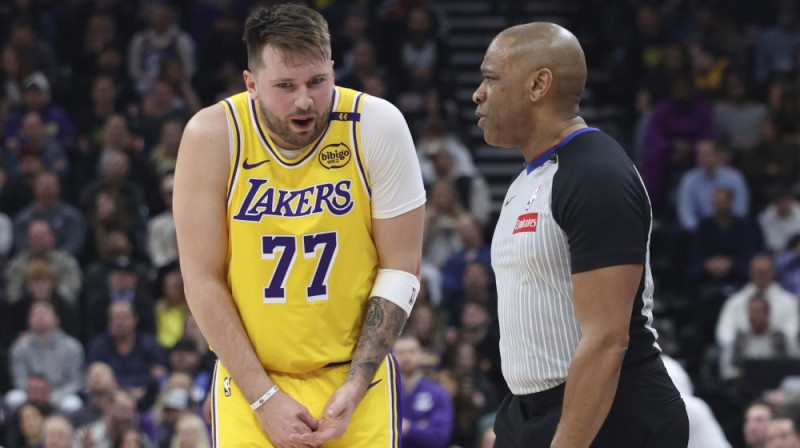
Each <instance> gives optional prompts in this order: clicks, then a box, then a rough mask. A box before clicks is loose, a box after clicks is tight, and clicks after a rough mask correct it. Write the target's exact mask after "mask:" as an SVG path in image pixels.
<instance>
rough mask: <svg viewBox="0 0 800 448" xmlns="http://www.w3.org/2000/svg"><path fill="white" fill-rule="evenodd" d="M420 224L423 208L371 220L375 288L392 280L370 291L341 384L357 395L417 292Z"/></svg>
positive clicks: (389, 345)
mask: <svg viewBox="0 0 800 448" xmlns="http://www.w3.org/2000/svg"><path fill="white" fill-rule="evenodd" d="M424 221H425V207H424V206H420V207H417V208H416V209H414V210H411V211H410V212H406V213H404V214H402V215H400V216H397V217H395V218H390V219H373V220H372V231H373V238H374V240H375V245H376V247H377V249H378V258H379V259H380V267H381V271H380V272H379V274H378V280H377V281H376V284H378V283H379V282H382V281H384V279H386V278H387V277H386V275H387V272H388V273H390V274H389V275H392V276H393V278H392V277H390V278H389V279H390V281H391V282H392V283H391V284H385V285H384V288H385V289H379V287H380V286H381V285H378V287H376V288H375V289H373V296H372V297H371V298H370V299H369V303H368V304H367V314H366V318H365V320H364V326H363V328H362V329H361V337H360V339H359V341H358V345H357V346H356V350H355V353H354V354H353V361H352V363H351V364H350V372H349V373H348V375H347V380H346V381H345V382H346V383H351V384H353V385H355V387H356V388H357V390H359V391H362V390H363V391H366V390H367V386H369V384H370V383H371V382H372V378H374V377H375V372H376V371H377V370H378V367H379V366H380V364H381V363H382V362H383V361H384V359H385V358H386V355H387V354H388V353H389V349H391V348H392V347H393V346H394V341H395V339H396V338H397V336H398V335H399V334H400V331H401V330H402V329H403V325H405V323H406V319H407V318H408V313H409V312H410V311H411V305H413V300H414V298H415V297H416V293H417V292H419V280H418V277H419V269H420V263H421V258H422V227H423V223H424ZM411 276H413V277H414V278H413V279H412V278H411ZM403 277H406V278H403ZM414 282H416V284H413V283H414ZM395 288H396V289H395ZM382 291H385V294H382V293H381V292H382ZM384 296H391V297H384ZM398 302H401V303H398ZM362 395H363V392H362Z"/></svg>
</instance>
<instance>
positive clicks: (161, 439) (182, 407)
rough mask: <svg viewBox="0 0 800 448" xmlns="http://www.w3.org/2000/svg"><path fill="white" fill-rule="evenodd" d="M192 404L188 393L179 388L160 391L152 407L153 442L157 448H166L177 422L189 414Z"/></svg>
mask: <svg viewBox="0 0 800 448" xmlns="http://www.w3.org/2000/svg"><path fill="white" fill-rule="evenodd" d="M191 412H192V402H191V397H190V396H189V392H187V391H186V389H184V388H181V387H167V388H165V389H164V390H162V392H161V394H160V395H159V398H158V399H157V400H156V404H155V406H154V407H153V411H152V414H153V416H154V423H155V430H154V431H155V434H154V435H153V437H152V438H153V441H154V442H155V443H156V445H157V446H159V447H167V446H169V444H170V442H171V441H172V438H173V436H174V435H175V432H176V426H177V423H178V421H179V420H180V419H181V417H183V416H184V415H187V414H191Z"/></svg>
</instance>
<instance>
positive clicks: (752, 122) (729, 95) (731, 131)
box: [714, 72, 767, 155]
mask: <svg viewBox="0 0 800 448" xmlns="http://www.w3.org/2000/svg"><path fill="white" fill-rule="evenodd" d="M766 115H767V107H766V105H765V104H764V103H763V102H757V101H752V100H751V99H750V96H749V92H748V91H747V84H746V81H745V78H744V77H743V76H742V75H741V74H739V73H737V72H729V73H728V74H727V75H725V98H724V99H723V100H722V101H719V102H717V103H716V104H715V105H714V132H715V134H716V138H717V140H720V141H722V142H723V144H724V145H725V146H727V147H729V148H731V150H732V151H733V153H734V154H737V155H738V154H741V153H743V152H751V151H753V150H755V149H756V147H757V146H758V144H759V143H760V135H761V123H762V120H763V119H764V118H765V117H766Z"/></svg>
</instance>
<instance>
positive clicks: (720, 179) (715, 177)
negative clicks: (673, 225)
mask: <svg viewBox="0 0 800 448" xmlns="http://www.w3.org/2000/svg"><path fill="white" fill-rule="evenodd" d="M724 156H725V155H724V154H723V153H722V149H721V148H719V147H718V146H716V145H715V144H714V142H713V141H712V140H702V141H700V142H698V144H697V166H696V167H695V168H693V169H691V170H689V171H687V172H686V173H685V174H684V175H683V177H682V178H681V181H680V185H679V187H678V196H677V199H676V204H675V205H676V207H677V211H678V218H679V219H680V223H681V227H682V228H683V229H684V230H686V231H689V232H691V231H694V230H696V229H697V227H698V225H699V224H700V221H702V220H703V219H705V218H709V217H711V216H712V215H713V214H714V200H713V199H714V192H715V190H717V189H719V188H724V189H726V190H728V191H729V192H730V194H731V195H732V198H731V199H732V200H733V208H732V210H731V211H732V213H733V215H734V216H737V217H745V216H747V214H748V212H749V211H750V190H749V188H748V186H747V182H746V181H745V179H744V176H742V173H741V172H739V170H737V169H735V168H732V167H730V166H727V165H725V163H724V162H723V160H724Z"/></svg>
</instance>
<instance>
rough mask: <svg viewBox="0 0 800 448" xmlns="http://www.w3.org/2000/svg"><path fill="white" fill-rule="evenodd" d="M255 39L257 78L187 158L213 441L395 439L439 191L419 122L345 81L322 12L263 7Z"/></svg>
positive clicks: (195, 124) (186, 213)
mask: <svg viewBox="0 0 800 448" xmlns="http://www.w3.org/2000/svg"><path fill="white" fill-rule="evenodd" d="M245 41H246V44H247V50H248V59H249V62H248V65H249V70H246V71H244V80H245V83H246V85H247V91H246V92H242V93H240V94H237V95H234V96H232V97H230V98H227V99H225V100H224V101H221V102H220V103H219V104H216V105H213V106H211V107H208V108H206V109H203V110H201V111H200V112H198V113H197V115H195V116H194V117H193V118H192V119H191V121H190V122H189V123H188V124H187V127H186V130H185V133H184V136H183V140H182V142H181V146H180V152H179V156H178V162H177V167H176V174H175V192H174V199H175V202H174V203H175V224H176V228H177V234H178V248H179V251H180V262H181V268H182V270H183V274H184V279H185V284H186V285H185V288H186V296H187V300H188V302H189V306H190V308H191V310H192V314H193V315H194V317H195V318H196V320H197V322H198V324H199V326H200V328H201V330H202V331H203V333H204V334H205V336H206V337H207V339H208V341H209V344H210V346H211V347H212V349H213V350H214V351H215V352H216V353H217V355H218V356H219V359H220V362H219V363H218V364H217V367H216V370H215V379H214V386H213V390H212V415H213V422H212V423H213V434H212V435H213V439H214V445H215V446H222V447H225V448H229V447H244V446H247V447H252V446H258V447H277V448H286V447H292V448H297V447H310V446H313V447H315V446H320V445H323V444H324V445H323V446H325V447H396V446H397V444H398V438H399V436H400V434H399V415H398V408H397V390H398V373H397V369H396V366H395V362H394V360H393V358H392V357H391V356H390V355H388V354H387V353H388V351H389V348H390V347H392V345H393V344H394V340H395V338H396V336H397V335H398V334H399V332H400V330H401V329H402V327H403V324H404V323H405V320H406V317H407V316H408V313H409V312H410V310H411V307H412V305H413V303H414V300H415V297H416V294H417V291H418V290H419V281H418V279H417V274H418V272H419V264H420V257H421V248H422V227H423V215H424V202H425V192H424V190H423V187H422V178H421V174H420V169H419V165H418V162H417V158H416V154H415V151H414V147H413V142H412V139H411V135H410V132H409V130H408V126H407V125H406V123H405V121H404V120H403V117H402V115H401V114H400V112H399V111H398V110H397V109H396V108H395V107H394V106H392V105H391V104H389V103H388V102H386V101H384V100H382V99H379V98H375V97H369V96H367V95H365V94H362V93H360V92H356V91H353V90H349V89H345V88H341V87H337V86H335V85H334V72H333V62H332V61H331V59H330V55H331V48H330V36H329V34H328V27H327V24H326V23H325V21H324V19H323V18H322V16H321V15H320V14H319V13H317V12H315V11H313V10H311V9H309V8H307V7H304V6H300V5H297V4H281V5H276V6H272V7H270V8H269V9H259V10H256V11H254V12H253V13H251V14H250V16H249V17H248V19H247V21H246V23H245Z"/></svg>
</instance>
